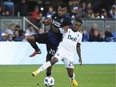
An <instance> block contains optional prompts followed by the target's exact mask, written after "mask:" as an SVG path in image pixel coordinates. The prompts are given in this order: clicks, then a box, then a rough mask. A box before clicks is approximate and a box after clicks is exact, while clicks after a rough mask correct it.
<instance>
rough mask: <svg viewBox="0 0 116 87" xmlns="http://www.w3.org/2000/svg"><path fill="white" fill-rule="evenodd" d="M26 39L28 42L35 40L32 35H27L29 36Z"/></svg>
mask: <svg viewBox="0 0 116 87" xmlns="http://www.w3.org/2000/svg"><path fill="white" fill-rule="evenodd" d="M27 41H28V42H34V41H35V38H34V36H29V37H27Z"/></svg>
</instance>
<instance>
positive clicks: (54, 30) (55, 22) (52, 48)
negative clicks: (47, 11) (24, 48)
mask: <svg viewBox="0 0 116 87" xmlns="http://www.w3.org/2000/svg"><path fill="white" fill-rule="evenodd" d="M67 11H68V7H67V4H65V3H62V4H60V5H59V7H58V12H56V13H54V14H53V15H52V17H51V19H49V20H46V21H44V22H43V23H44V25H46V26H48V25H50V29H49V31H48V33H42V34H35V35H32V36H30V37H28V38H27V40H28V42H29V43H30V44H31V46H32V47H33V48H34V49H35V52H34V53H33V54H32V55H31V56H30V57H33V56H35V55H36V54H40V53H41V50H40V49H39V47H38V46H37V44H36V42H39V43H44V44H46V46H47V56H46V61H50V60H51V57H52V56H53V55H54V54H55V52H56V49H57V47H58V45H59V43H60V42H61V41H62V34H61V33H60V31H59V28H60V27H63V26H65V25H69V26H70V25H71V19H70V17H69V15H68V14H67ZM51 69H52V67H49V68H47V72H46V76H50V75H51Z"/></svg>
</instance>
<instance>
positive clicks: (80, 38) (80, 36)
mask: <svg viewBox="0 0 116 87" xmlns="http://www.w3.org/2000/svg"><path fill="white" fill-rule="evenodd" d="M81 42H82V34H81V33H80V34H79V40H78V43H81Z"/></svg>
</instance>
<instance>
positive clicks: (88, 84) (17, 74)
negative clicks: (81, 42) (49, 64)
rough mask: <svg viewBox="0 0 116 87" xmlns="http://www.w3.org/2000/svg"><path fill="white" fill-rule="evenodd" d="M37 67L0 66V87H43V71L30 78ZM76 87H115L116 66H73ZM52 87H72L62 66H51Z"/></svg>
mask: <svg viewBox="0 0 116 87" xmlns="http://www.w3.org/2000/svg"><path fill="white" fill-rule="evenodd" d="M38 67H39V65H10V66H8V65H5V66H4V65H0V87H45V86H44V84H43V79H44V78H45V71H43V72H41V73H40V74H39V75H38V76H36V77H32V75H31V73H32V72H33V71H35V70H36V69H37V68H38ZM75 73H76V80H77V81H78V83H79V86H78V87H116V64H108V65H103V64H102V65H82V66H80V65H75ZM52 76H53V77H54V79H55V85H54V86H53V87H73V86H72V85H71V83H70V80H69V77H68V75H67V72H66V69H65V67H64V65H55V66H53V70H52Z"/></svg>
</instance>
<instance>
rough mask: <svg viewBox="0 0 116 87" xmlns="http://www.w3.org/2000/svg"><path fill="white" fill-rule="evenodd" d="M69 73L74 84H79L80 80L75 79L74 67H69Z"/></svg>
mask: <svg viewBox="0 0 116 87" xmlns="http://www.w3.org/2000/svg"><path fill="white" fill-rule="evenodd" d="M67 72H68V75H69V77H70V80H71V83H72V85H73V86H78V82H77V81H76V80H75V73H74V69H73V68H67Z"/></svg>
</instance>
